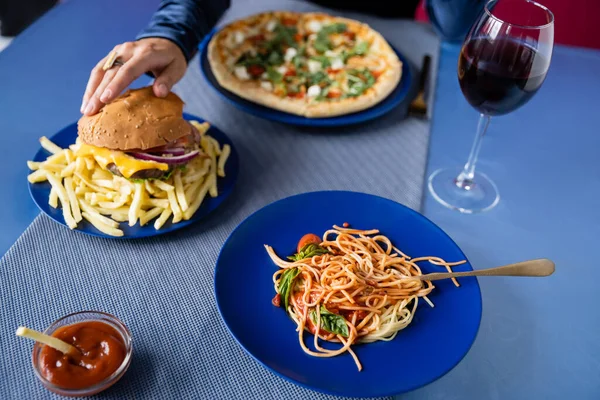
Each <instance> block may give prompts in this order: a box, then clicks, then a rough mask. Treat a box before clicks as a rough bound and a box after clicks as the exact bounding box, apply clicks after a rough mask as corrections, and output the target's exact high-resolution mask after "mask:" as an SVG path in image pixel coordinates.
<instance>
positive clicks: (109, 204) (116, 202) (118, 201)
mask: <svg viewBox="0 0 600 400" xmlns="http://www.w3.org/2000/svg"><path fill="white" fill-rule="evenodd" d="M128 201H129V196H119V197H117V198H115V199H113V201H99V202H98V205H99V206H100V207H102V208H108V209H112V210H114V209H117V208H120V207H123V206H124V205H125V204H126V203H127V202H128Z"/></svg>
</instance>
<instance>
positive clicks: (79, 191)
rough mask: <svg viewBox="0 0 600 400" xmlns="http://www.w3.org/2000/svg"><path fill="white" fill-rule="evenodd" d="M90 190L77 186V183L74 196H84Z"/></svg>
mask: <svg viewBox="0 0 600 400" xmlns="http://www.w3.org/2000/svg"><path fill="white" fill-rule="evenodd" d="M90 190H91V189H90V188H89V187H87V186H82V185H79V181H77V186H76V187H75V194H76V195H77V196H81V195H85V194H86V193H90Z"/></svg>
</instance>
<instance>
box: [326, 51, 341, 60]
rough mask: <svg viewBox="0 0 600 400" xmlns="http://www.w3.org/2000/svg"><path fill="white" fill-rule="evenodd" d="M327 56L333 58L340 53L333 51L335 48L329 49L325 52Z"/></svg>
mask: <svg viewBox="0 0 600 400" xmlns="http://www.w3.org/2000/svg"><path fill="white" fill-rule="evenodd" d="M324 54H325V56H327V57H329V58H333V57H337V56H338V53H337V52H335V51H333V50H327V51H326V52H325V53H324Z"/></svg>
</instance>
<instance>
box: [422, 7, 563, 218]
mask: <svg viewBox="0 0 600 400" xmlns="http://www.w3.org/2000/svg"><path fill="white" fill-rule="evenodd" d="M553 45H554V15H553V14H552V12H551V11H550V10H549V9H548V8H546V7H544V6H543V5H541V4H539V3H536V2H534V1H529V0H491V1H489V2H488V3H487V4H486V5H485V7H484V9H483V12H482V14H481V16H480V17H479V18H478V20H477V21H476V22H475V24H474V25H473V27H471V30H470V32H469V34H468V35H467V37H466V38H465V40H464V42H463V45H462V49H461V51H460V56H459V60H458V81H459V83H460V88H461V90H462V92H463V94H464V96H465V98H466V99H467V101H468V102H469V104H471V106H473V108H475V109H476V110H477V111H479V113H480V114H481V115H480V117H479V124H478V126H477V134H476V136H475V141H474V142H473V146H472V148H471V153H470V154H469V159H468V160H467V163H466V164H465V165H464V167H462V168H460V167H456V168H444V169H440V170H437V171H435V172H434V173H433V174H431V176H430V177H429V180H428V187H429V191H430V192H431V194H432V195H433V197H434V198H435V199H436V200H437V201H438V202H440V203H441V204H443V205H444V206H446V207H449V208H452V209H455V210H458V211H460V212H463V213H468V214H471V213H474V212H479V211H486V210H489V209H491V208H492V207H494V206H495V205H496V204H498V201H499V200H500V196H499V195H498V189H497V187H496V185H495V184H494V182H493V181H492V180H491V179H490V178H488V177H487V176H486V175H485V174H482V173H480V172H475V164H476V163H477V157H478V155H479V150H480V149H481V143H482V139H483V136H484V135H485V132H486V130H487V127H488V126H489V124H490V119H491V117H492V116H497V115H503V114H508V113H510V112H512V111H514V110H516V109H517V108H519V107H521V106H522V105H524V104H525V103H527V102H528V101H529V100H530V99H531V98H532V97H533V95H534V94H535V93H536V92H537V90H538V89H539V88H540V86H541V85H542V83H543V82H544V79H545V78H546V73H547V72H548V67H549V66H550V59H551V58H552V48H553Z"/></svg>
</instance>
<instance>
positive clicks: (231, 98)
mask: <svg viewBox="0 0 600 400" xmlns="http://www.w3.org/2000/svg"><path fill="white" fill-rule="evenodd" d="M215 32H216V31H215V30H213V31H212V32H211V33H210V34H208V35H206V36H205V37H204V40H202V43H200V46H199V49H200V57H199V60H200V71H202V74H203V75H204V78H205V79H206V80H207V81H208V83H209V84H210V86H212V87H213V89H215V90H216V91H217V93H218V94H220V95H221V97H223V98H224V99H225V100H227V101H228V102H230V103H231V104H233V105H234V106H236V107H237V108H239V109H241V110H243V111H245V112H247V113H249V114H252V115H255V116H257V117H260V118H264V119H269V120H272V121H277V122H283V123H285V124H291V125H305V126H312V127H331V126H344V125H352V124H357V123H360V122H365V121H369V120H372V119H374V118H377V117H380V116H382V115H383V114H385V113H387V112H388V111H391V110H392V109H394V108H395V107H396V106H398V105H399V104H400V103H401V102H402V101H403V100H404V99H405V98H406V95H407V94H408V91H409V89H410V84H411V80H412V74H411V72H410V67H409V62H408V60H407V59H406V58H405V57H404V56H403V55H402V54H401V53H400V52H399V51H398V50H397V49H396V48H395V47H393V46H392V48H393V49H394V51H395V52H396V55H397V56H398V58H399V59H400V61H402V79H401V80H400V83H399V84H398V86H396V88H395V89H394V91H393V92H392V93H390V94H389V95H388V97H386V98H385V99H384V100H382V101H381V102H379V103H377V104H375V105H374V106H373V107H371V108H368V109H366V110H363V111H359V112H356V113H352V114H346V115H340V116H337V117H330V118H306V117H302V116H300V115H294V114H290V113H286V112H284V111H278V110H275V109H273V108H269V107H265V106H262V105H260V104H257V103H253V102H251V101H249V100H246V99H243V98H241V97H239V96H237V95H235V94H233V93H231V92H230V91H228V90H227V89H224V88H223V87H221V85H219V82H218V81H217V78H216V77H215V76H214V74H213V73H212V70H211V69H210V63H209V62H208V43H209V42H210V39H211V38H212V37H213V35H214V34H215ZM388 43H389V42H388Z"/></svg>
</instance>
